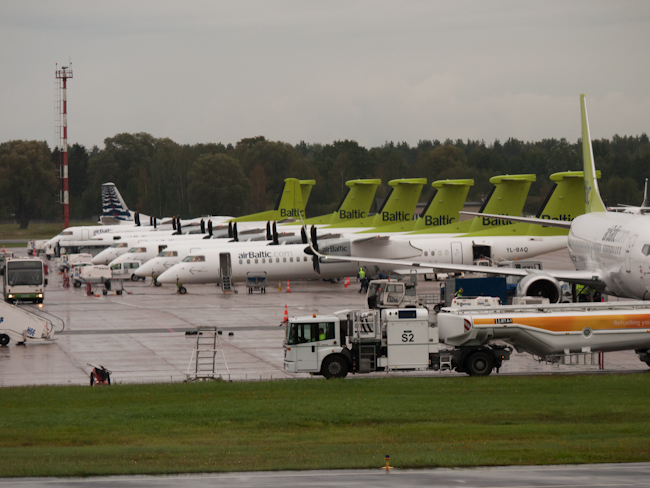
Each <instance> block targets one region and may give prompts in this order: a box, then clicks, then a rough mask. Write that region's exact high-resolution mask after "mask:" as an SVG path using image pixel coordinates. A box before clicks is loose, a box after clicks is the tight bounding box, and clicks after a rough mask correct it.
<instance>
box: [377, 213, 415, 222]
mask: <svg viewBox="0 0 650 488" xmlns="http://www.w3.org/2000/svg"><path fill="white" fill-rule="evenodd" d="M381 220H382V222H405V221H406V222H408V221H409V220H411V214H409V213H406V212H402V211H397V212H393V213H390V212H382V213H381Z"/></svg>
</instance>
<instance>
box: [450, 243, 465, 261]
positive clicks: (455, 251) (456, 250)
mask: <svg viewBox="0 0 650 488" xmlns="http://www.w3.org/2000/svg"><path fill="white" fill-rule="evenodd" d="M451 262H452V264H463V245H462V244H461V243H460V242H452V243H451Z"/></svg>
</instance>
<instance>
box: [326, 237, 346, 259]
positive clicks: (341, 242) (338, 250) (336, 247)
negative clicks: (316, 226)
mask: <svg viewBox="0 0 650 488" xmlns="http://www.w3.org/2000/svg"><path fill="white" fill-rule="evenodd" d="M318 247H319V248H320V251H319V252H321V253H322V254H327V255H329V256H351V255H352V254H351V251H352V244H351V242H350V239H325V240H322V241H320V242H319V243H318Z"/></svg>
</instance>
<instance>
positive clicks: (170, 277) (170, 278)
mask: <svg viewBox="0 0 650 488" xmlns="http://www.w3.org/2000/svg"><path fill="white" fill-rule="evenodd" d="M156 281H157V282H158V283H176V272H175V271H174V270H173V269H168V270H167V271H165V272H164V273H162V274H161V275H160V276H158V278H156Z"/></svg>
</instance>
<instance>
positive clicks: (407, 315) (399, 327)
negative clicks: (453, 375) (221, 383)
mask: <svg viewBox="0 0 650 488" xmlns="http://www.w3.org/2000/svg"><path fill="white" fill-rule="evenodd" d="M511 352H512V349H511V348H510V347H508V346H501V345H496V344H490V343H488V342H487V341H485V342H484V343H480V344H479V343H476V344H472V345H469V344H462V343H461V344H459V345H457V346H456V347H451V348H450V347H447V346H445V345H442V344H441V343H440V341H439V327H438V326H436V325H435V324H433V323H430V322H429V311H428V310H427V309H425V308H397V309H391V308H387V309H383V310H342V311H340V312H337V313H336V314H334V315H322V316H318V315H314V316H313V317H298V318H295V317H294V318H290V319H289V321H288V322H287V328H286V337H285V341H284V369H285V371H287V372H292V373H312V374H317V375H323V376H325V377H326V378H343V377H345V376H346V375H347V373H348V372H351V373H371V372H375V371H422V370H435V371H439V370H452V369H455V370H457V371H459V372H466V373H468V374H469V375H472V376H486V375H489V374H490V373H491V372H492V370H493V369H494V368H495V367H496V368H497V372H498V370H499V368H500V367H501V365H502V363H503V361H506V360H508V359H510V353H511Z"/></svg>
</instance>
